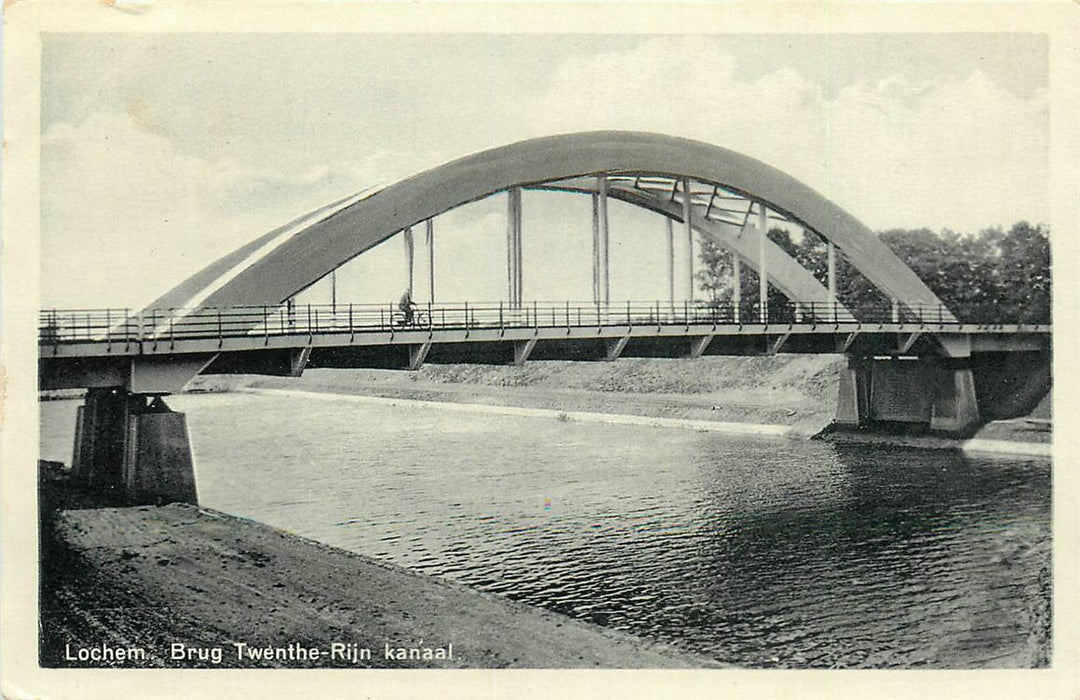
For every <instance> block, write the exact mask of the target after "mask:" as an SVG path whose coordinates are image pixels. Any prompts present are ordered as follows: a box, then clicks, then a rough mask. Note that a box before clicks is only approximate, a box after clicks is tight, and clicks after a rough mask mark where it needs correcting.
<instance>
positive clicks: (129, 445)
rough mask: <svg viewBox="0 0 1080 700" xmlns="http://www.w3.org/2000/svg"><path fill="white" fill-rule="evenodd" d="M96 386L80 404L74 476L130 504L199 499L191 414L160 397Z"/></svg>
mask: <svg viewBox="0 0 1080 700" xmlns="http://www.w3.org/2000/svg"><path fill="white" fill-rule="evenodd" d="M148 399H150V397H148V396H146V395H143V394H133V393H130V392H127V391H124V390H122V389H91V390H90V391H88V392H87V395H86V400H85V403H84V404H83V405H82V406H80V407H79V409H78V414H77V417H76V423H75V447H74V453H73V457H72V470H73V473H74V478H75V479H76V480H77V481H78V482H80V483H81V484H82V485H83V486H85V487H87V488H89V489H91V490H94V491H98V492H101V493H106V494H109V495H112V496H113V497H114V498H116V499H117V500H118V501H121V502H123V503H124V504H127V505H151V504H157V503H170V502H183V503H192V504H196V505H197V504H198V495H197V491H196V487H195V470H194V462H193V460H192V455H191V441H190V439H189V436H188V430H187V418H186V416H185V415H184V414H183V413H178V412H175V411H172V410H171V409H169V407H168V406H166V405H165V402H164V401H163V400H162V399H161V398H160V397H155V398H153V399H152V400H149V402H148Z"/></svg>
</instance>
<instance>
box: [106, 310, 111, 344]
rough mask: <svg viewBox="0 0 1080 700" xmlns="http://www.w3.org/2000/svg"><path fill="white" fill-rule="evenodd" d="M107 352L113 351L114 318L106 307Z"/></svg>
mask: <svg viewBox="0 0 1080 700" xmlns="http://www.w3.org/2000/svg"><path fill="white" fill-rule="evenodd" d="M105 352H112V319H111V318H110V312H109V309H107V308H106V309H105Z"/></svg>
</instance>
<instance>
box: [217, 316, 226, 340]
mask: <svg viewBox="0 0 1080 700" xmlns="http://www.w3.org/2000/svg"><path fill="white" fill-rule="evenodd" d="M217 340H218V343H217V346H218V347H219V348H220V347H221V346H222V344H224V343H225V338H224V337H223V335H222V328H221V307H220V306H219V307H217Z"/></svg>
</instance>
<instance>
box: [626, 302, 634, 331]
mask: <svg viewBox="0 0 1080 700" xmlns="http://www.w3.org/2000/svg"><path fill="white" fill-rule="evenodd" d="M626 325H628V326H631V325H633V324H632V323H631V322H630V300H629V299H627V300H626Z"/></svg>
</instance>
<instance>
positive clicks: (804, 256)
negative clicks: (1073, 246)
mask: <svg viewBox="0 0 1080 700" xmlns="http://www.w3.org/2000/svg"><path fill="white" fill-rule="evenodd" d="M768 235H769V239H770V240H772V241H773V242H774V243H776V244H777V245H778V246H780V247H781V248H782V249H783V250H784V251H785V252H787V253H788V255H791V256H792V257H793V258H795V260H796V261H798V262H799V264H800V265H802V266H803V267H805V268H806V269H807V270H809V271H810V272H811V273H812V274H813V275H814V276H815V277H816V278H817V279H818V280H819V281H820V282H821V283H822V284H827V279H828V246H827V243H826V242H825V240H824V239H823V238H821V237H820V236H818V235H817V234H815V233H812V232H807V233H806V234H804V235H803V236H802V237H801V240H795V239H793V238H792V236H791V234H790V233H789V232H788V231H787V230H785V229H781V228H773V229H771V230H770V231H769V234H768ZM878 235H879V236H880V238H881V240H882V241H884V242H885V243H886V244H887V245H888V246H889V248H891V249H892V251H893V252H894V253H896V255H897V257H899V258H900V259H901V260H902V261H903V262H904V263H906V264H907V265H908V266H909V267H910V268H911V269H912V270H913V271H914V272H915V274H916V275H918V276H919V278H921V279H922V281H923V282H925V283H926V286H928V287H929V288H930V289H931V290H932V291H933V292H934V294H936V295H937V296H938V298H939V299H941V300H942V301H943V302H944V303H945V305H946V306H947V307H948V308H949V310H950V311H952V312H953V314H954V315H955V316H956V317H957V318H958V319H960V320H961V321H965V322H969V323H1049V321H1050V231H1049V229H1048V228H1047V227H1045V226H1042V225H1036V226H1032V225H1031V224H1029V223H1028V222H1026V221H1021V222H1018V223H1016V224H1014V225H1013V226H1012V227H1011V228H1010V229H1009V230H1008V231H1005V230H1004V229H1002V228H1000V227H995V228H987V229H983V230H981V231H979V232H978V233H974V234H970V233H957V232H955V231H950V230H948V229H946V230H944V231H941V232H940V233H935V232H934V231H931V230H929V229H925V228H922V229H890V230H888V231H883V232H881V233H879V234H878ZM700 260H701V270H700V271H699V272H698V273H697V275H696V276H697V282H698V286H699V287H700V288H701V290H702V291H703V292H704V293H705V295H706V297H707V299H708V300H710V303H711V304H714V305H718V306H719V305H727V304H729V303H730V302H731V301H732V299H733V297H734V286H733V281H734V277H733V261H732V258H731V254H730V253H729V252H728V251H726V250H725V249H723V248H721V247H720V246H718V245H717V244H715V243H713V242H712V241H711V240H709V239H708V238H706V237H704V236H702V237H701V252H700ZM742 268H743V269H742V280H741V301H742V304H743V305H744V306H746V307H747V308H754V307H756V305H757V302H758V276H757V273H756V271H754V270H753V269H752V268H750V266H748V265H743V266H742ZM836 281H837V284H836V295H837V298H838V299H839V301H840V302H841V303H842V304H844V305H845V306H847V307H848V308H849V309H851V310H852V311H853V313H855V315H856V316H858V315H859V311H860V310H867V309H887V308H888V307H889V305H890V303H891V302H890V300H889V299H888V298H887V297H886V296H885V295H884V294H883V293H882V292H881V291H880V290H878V289H877V288H876V287H875V286H874V285H873V284H871V283H870V281H869V280H868V279H866V277H864V276H863V275H862V274H861V273H860V272H859V271H858V270H856V269H855V267H854V266H853V265H851V263H849V262H848V261H847V259H846V258H845V257H844V256H843V254H842V251H839V250H838V251H837V255H836ZM769 307H770V309H784V308H788V307H790V304H789V302H788V300H787V298H786V297H785V296H784V295H783V294H782V293H781V292H779V291H778V290H776V289H774V288H773V287H771V286H770V287H769ZM791 313H793V311H791ZM770 315H771V316H774V317H775V314H773V312H772V311H770Z"/></svg>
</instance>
